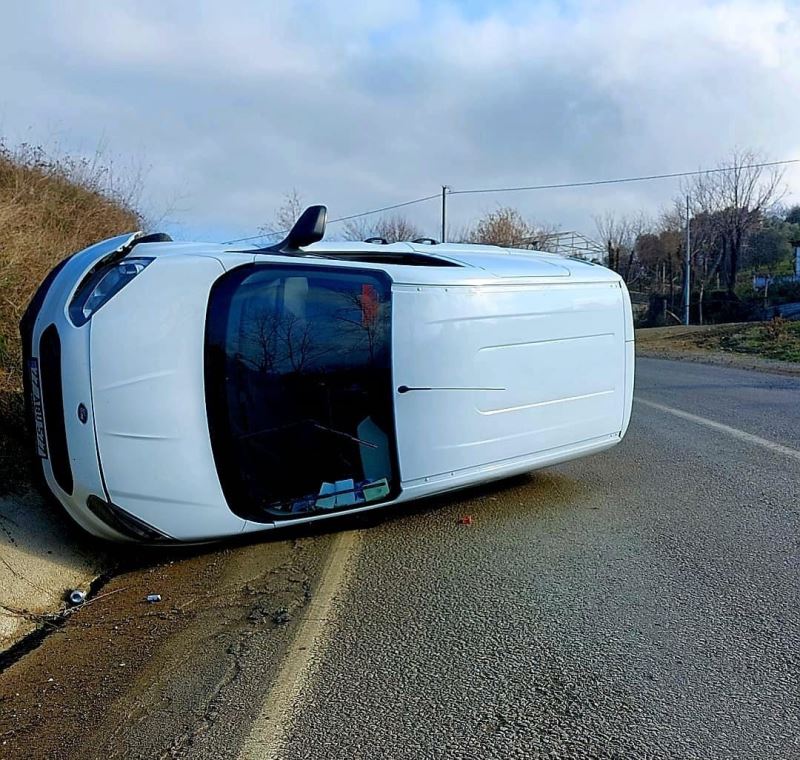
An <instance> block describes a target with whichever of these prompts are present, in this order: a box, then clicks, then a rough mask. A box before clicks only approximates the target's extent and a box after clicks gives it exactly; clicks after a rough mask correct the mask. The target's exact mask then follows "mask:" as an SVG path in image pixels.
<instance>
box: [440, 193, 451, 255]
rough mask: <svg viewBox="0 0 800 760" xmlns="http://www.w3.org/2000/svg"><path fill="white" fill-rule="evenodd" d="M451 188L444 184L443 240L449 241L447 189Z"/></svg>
mask: <svg viewBox="0 0 800 760" xmlns="http://www.w3.org/2000/svg"><path fill="white" fill-rule="evenodd" d="M449 189H450V188H449V187H448V186H447V185H442V242H443V243H446V242H447V191H448V190H449Z"/></svg>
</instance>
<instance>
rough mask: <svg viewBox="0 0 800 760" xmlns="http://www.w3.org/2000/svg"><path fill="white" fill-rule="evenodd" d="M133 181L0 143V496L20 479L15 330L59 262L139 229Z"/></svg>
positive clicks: (23, 462) (104, 165) (92, 164)
mask: <svg viewBox="0 0 800 760" xmlns="http://www.w3.org/2000/svg"><path fill="white" fill-rule="evenodd" d="M139 189H140V182H139V181H138V180H136V179H134V180H133V181H131V178H130V177H129V176H128V177H126V178H125V179H124V180H122V179H120V178H118V177H117V176H115V173H114V170H113V166H111V165H110V164H109V163H108V162H104V161H103V160H102V156H100V155H99V154H98V155H97V156H95V157H94V159H82V158H78V159H76V158H70V157H65V156H52V155H49V154H48V153H47V152H45V151H44V150H43V149H42V148H39V147H34V146H30V145H22V146H19V147H16V148H13V149H12V148H9V147H7V146H6V145H5V144H4V143H3V142H2V140H0V494H1V493H3V492H4V491H8V490H11V489H14V488H17V487H20V486H22V485H23V484H24V483H25V482H26V476H27V457H25V456H22V455H21V453H22V451H24V449H23V446H24V436H23V408H24V404H23V398H22V365H21V356H22V354H21V347H20V342H19V331H18V325H19V320H20V318H21V317H22V314H23V312H24V311H25V308H26V306H27V305H28V302H29V300H30V298H31V296H32V295H33V293H34V291H35V290H36V288H37V287H38V285H39V283H40V282H41V281H42V279H44V277H45V275H46V274H47V273H48V272H49V271H50V269H52V268H53V266H55V264H56V263H58V261H59V260H61V259H62V258H63V257H65V256H67V255H69V254H70V253H73V252H74V251H77V250H80V249H81V248H85V247H86V246H88V245H91V244H92V243H95V242H97V241H98V240H102V239H104V238H107V237H111V236H112V235H117V234H120V233H122V232H126V231H130V230H136V229H139V228H140V227H141V224H142V219H141V216H140V214H139V213H138V212H137V211H136V205H137V201H138V195H139Z"/></svg>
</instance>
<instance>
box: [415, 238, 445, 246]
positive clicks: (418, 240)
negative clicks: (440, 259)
mask: <svg viewBox="0 0 800 760" xmlns="http://www.w3.org/2000/svg"><path fill="white" fill-rule="evenodd" d="M411 242H412V243H425V244H426V245H439V241H438V240H436V239H435V238H429V237H418V238H414V239H413V240H412V241H411Z"/></svg>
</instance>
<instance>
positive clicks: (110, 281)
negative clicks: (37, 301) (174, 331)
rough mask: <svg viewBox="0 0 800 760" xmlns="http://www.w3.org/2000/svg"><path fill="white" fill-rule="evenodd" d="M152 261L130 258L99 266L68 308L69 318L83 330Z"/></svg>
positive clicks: (76, 292) (149, 259)
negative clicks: (96, 313)
mask: <svg viewBox="0 0 800 760" xmlns="http://www.w3.org/2000/svg"><path fill="white" fill-rule="evenodd" d="M152 260H153V259H151V258H143V257H136V258H127V259H121V260H119V261H115V262H113V263H111V264H107V265H105V266H102V265H101V266H100V267H97V268H96V269H94V270H93V271H92V272H90V273H89V274H88V275H87V276H86V277H85V278H84V279H83V282H81V284H80V285H79V286H78V289H77V290H76V291H75V295H74V296H73V298H72V301H71V302H70V304H69V316H70V319H71V320H72V322H73V323H74V324H75V325H76V326H77V327H80V326H81V325H84V324H86V323H87V322H88V321H89V320H90V319H91V318H92V315H93V314H94V313H95V312H96V311H97V310H98V309H99V308H100V307H101V306H103V305H104V304H105V303H107V302H108V301H109V300H110V299H111V298H113V297H114V296H115V295H116V294H117V293H119V291H120V290H122V289H123V288H124V287H125V286H126V285H127V284H128V283H129V282H130V281H131V280H132V279H133V278H134V277H136V275H138V274H140V273H141V272H143V271H144V269H145V268H146V267H147V265H148V264H150V262H151V261H152Z"/></svg>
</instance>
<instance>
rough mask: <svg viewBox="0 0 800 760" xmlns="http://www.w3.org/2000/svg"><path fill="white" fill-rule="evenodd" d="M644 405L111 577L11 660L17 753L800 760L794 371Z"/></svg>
mask: <svg viewBox="0 0 800 760" xmlns="http://www.w3.org/2000/svg"><path fill="white" fill-rule="evenodd" d="M636 399H637V401H636V403H635V406H634V414H633V419H632V423H631V427H630V430H629V432H628V435H627V436H626V438H625V440H624V441H623V442H622V443H621V444H620V445H619V446H617V447H616V448H614V449H612V450H610V451H608V452H605V453H603V454H600V455H597V456H594V457H590V458H588V459H584V460H579V461H576V462H572V463H569V464H566V465H562V466H559V467H555V468H551V469H548V470H545V471H542V472H539V473H534V474H532V475H530V476H526V477H522V478H517V479H514V480H512V481H508V482H505V483H501V484H495V485H492V486H489V487H484V488H481V489H478V490H473V491H468V492H465V493H462V494H457V495H452V496H449V497H447V498H442V499H440V500H437V501H434V502H429V503H426V504H417V505H413V506H411V507H409V506H406V507H404V508H402V509H400V508H397V509H387V510H383V511H376V512H374V513H372V515H371V516H370V517H369V518H360V519H357V520H342V521H337V522H331V523H330V524H329V525H328V526H327V527H325V528H322V529H321V528H319V527H317V528H314V529H304V530H303V531H299V532H298V531H296V532H294V533H288V534H284V535H283V536H279V537H275V538H273V539H271V540H270V541H268V542H266V543H263V544H258V543H256V544H252V545H245V546H239V547H229V548H225V549H224V550H219V551H217V550H213V551H209V553H208V554H204V553H200V554H197V555H194V556H192V557H190V558H189V559H180V557H178V558H177V559H176V560H175V561H174V562H173V561H170V562H165V563H163V564H159V565H158V566H157V567H155V568H150V569H148V570H146V575H145V576H144V577H139V576H140V575H142V573H143V572H144V571H137V572H138V575H137V574H136V572H134V573H129V574H128V575H126V576H122V577H120V578H118V579H115V581H113V582H112V583H111V584H109V586H107V587H106V593H107V594H113V595H108V596H106V597H105V599H101V600H98V603H97V604H96V605H94V606H87V608H86V609H85V610H82V611H81V612H80V614H79V615H77V616H76V617H75V619H74V621H70V623H69V624H68V625H66V626H65V627H64V628H62V629H60V630H59V631H58V632H57V633H54V634H53V635H52V636H50V637H49V638H48V639H47V641H46V642H45V643H44V644H43V645H42V646H41V647H40V648H39V649H37V650H36V651H35V652H32V653H31V654H29V655H27V656H26V657H25V658H23V659H22V660H21V661H19V662H18V663H16V664H15V665H14V666H13V667H12V668H10V669H8V670H6V672H4V673H2V674H0V758H5V757H13V758H16V757H30V758H35V757H48V758H50V757H65V758H72V757H76V758H77V757H80V758H95V757H96V758H101V757H102V758H108V757H125V758H150V757H189V758H215V759H216V758H223V757H225V758H247V760H256V759H258V758H276V759H278V758H279V759H280V760H299V758H304V759H312V760H317V759H319V760H338V759H340V758H341V759H342V760H344V759H345V758H347V759H348V760H350V759H352V758H365V759H368V758H379V759H380V760H393V759H394V758H398V759H401V758H448V759H449V758H453V759H455V758H476V759H477V758H481V759H483V758H549V757H556V758H620V759H623V758H624V759H625V760H628V759H634V758H703V759H704V760H705V759H706V758H748V760H749V759H750V758H759V759H760V760H761V759H767V758H780V759H781V760H786V759H789V758H795V757H798V758H800V738H799V737H800V684H798V674H800V654H799V653H798V646H797V644H798V641H800V611H799V607H798V601H800V599H799V598H798V597H799V596H800V553H799V551H798V549H799V544H800V538H799V537H798V536H799V535H800V534H798V511H799V509H800V508H799V506H798V505H799V504H800V378H786V377H779V376H772V375H767V374H762V373H757V372H750V371H741V370H732V369H727V368H723V367H715V366H704V365H700V364H688V363H681V362H675V361H665V360H657V359H640V360H639V361H638V366H637V386H636ZM464 515H469V516H471V518H472V524H471V525H461V524H459V518H460V517H462V516H464ZM114 584H116V586H115V585H114ZM140 586H141V588H140ZM145 586H146V588H145ZM151 587H152V588H158V589H164V591H165V594H168V599H167V600H166V604H165V606H164V607H162V608H160V609H158V610H155V609H153V608H150V607H148V606H147V605H146V604H144V603H143V602H141V597H142V595H143V593H145V591H147V590H151ZM117 591H119V593H117ZM128 596H130V599H131V601H130V602H127V601H126V597H128ZM309 599H310V601H309ZM278 608H280V609H278ZM286 610H289V611H290V613H291V614H290V615H289V616H288V617H289V618H291V619H290V620H289V622H286V623H285V624H284V618H283V617H282V616H283V613H284V612H285V611H286ZM276 612H277V613H280V614H277V615H276ZM80 646H83V649H80V648H78V649H76V647H80ZM68 653H71V657H68V656H66V655H67V654H68ZM123 666H124V668H123ZM122 673H124V677H123V675H121V674H122ZM3 711H5V718H4V715H3ZM73 725H80V726H81V729H82V731H83V733H80V732H77V731H74V730H72V729H71V728H67V726H73ZM4 750H5V751H4Z"/></svg>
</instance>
